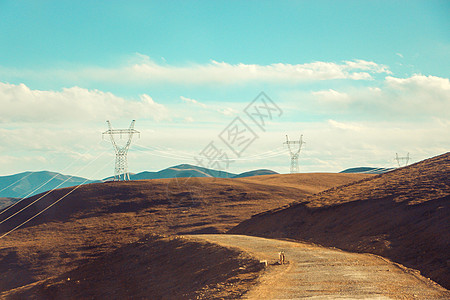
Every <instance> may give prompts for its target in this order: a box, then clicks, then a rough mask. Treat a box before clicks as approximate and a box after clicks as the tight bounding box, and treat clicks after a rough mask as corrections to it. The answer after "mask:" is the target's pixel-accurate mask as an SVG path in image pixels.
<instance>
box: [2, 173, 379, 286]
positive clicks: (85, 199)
mask: <svg viewBox="0 0 450 300" xmlns="http://www.w3.org/2000/svg"><path fill="white" fill-rule="evenodd" d="M371 176H373V175H364V174H288V175H265V176H255V177H246V178H236V179H230V178H211V177H207V178H184V179H182V178H174V179H155V180H139V181H129V182H105V183H93V184H88V185H83V186H80V187H79V188H78V189H76V190H74V189H73V188H64V189H58V190H55V191H53V192H52V193H50V194H49V195H47V196H45V197H43V198H42V199H40V200H38V199H39V198H40V197H41V196H42V195H36V196H33V197H30V198H28V199H25V200H23V201H22V202H20V203H19V204H17V205H15V206H14V207H12V208H10V209H8V210H7V211H4V212H3V213H2V212H0V223H1V224H0V236H2V235H3V234H4V233H6V232H9V231H10V230H12V229H14V228H16V227H17V226H18V225H20V224H22V223H23V222H25V221H27V220H29V219H30V218H31V217H33V216H35V215H36V214H37V213H38V212H40V211H42V210H43V209H45V208H46V207H48V206H49V205H51V204H52V203H55V201H58V200H59V199H61V201H60V202H58V203H57V204H55V205H54V206H52V207H51V208H49V209H48V210H46V211H45V212H43V213H42V214H40V215H39V216H37V217H36V218H34V219H32V220H31V221H29V222H27V223H25V224H24V225H23V226H22V227H20V228H19V229H17V230H15V231H13V232H12V233H10V234H8V235H7V236H5V237H3V238H0V291H9V290H11V289H14V288H18V287H21V286H25V285H29V284H33V283H35V282H37V281H40V280H48V279H49V278H53V277H54V276H56V277H58V276H62V275H63V274H65V273H67V272H70V271H72V270H75V269H76V268H79V267H81V266H82V265H84V264H86V263H90V262H92V261H94V260H96V259H100V258H101V257H103V256H104V255H106V254H108V253H113V252H114V251H116V250H117V249H119V248H121V247H124V246H126V245H128V244H131V243H136V242H138V241H139V240H141V239H142V238H144V237H146V236H147V235H149V234H154V233H159V234H171V235H177V234H192V233H223V232H226V231H227V230H229V229H231V228H232V227H234V226H236V225H238V224H239V223H240V222H242V221H244V220H246V219H248V218H250V217H251V216H252V215H254V214H257V213H261V212H263V211H266V210H270V209H274V208H276V207H279V206H283V205H286V204H288V203H291V202H292V201H295V200H297V201H299V200H302V199H305V198H306V197H307V196H309V195H311V194H312V193H317V192H320V191H322V190H324V189H327V188H331V187H334V186H338V185H342V184H348V183H350V182H353V181H355V180H360V179H363V178H368V177H371ZM277 177H278V178H277ZM69 192H71V193H70V194H69ZM65 195H67V196H66V197H65V198H62V197H64V196H65ZM36 200H38V201H36ZM34 201H36V202H35V203H34V204H31V203H33V202H34ZM28 205H30V206H29V207H28V208H26V209H25V210H23V211H22V212H20V213H18V214H17V215H15V216H13V215H14V214H15V213H16V212H18V211H19V210H21V209H22V208H24V207H26V206H28ZM8 218H9V219H8ZM126 263H127V262H126V261H125V262H124V264H126ZM130 276H131V275H130Z"/></svg>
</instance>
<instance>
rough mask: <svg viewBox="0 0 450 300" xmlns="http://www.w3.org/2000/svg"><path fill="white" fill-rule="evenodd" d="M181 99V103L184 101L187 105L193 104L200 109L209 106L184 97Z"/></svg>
mask: <svg viewBox="0 0 450 300" xmlns="http://www.w3.org/2000/svg"><path fill="white" fill-rule="evenodd" d="M180 99H181V101H184V102H186V103H191V104H194V105H198V106H200V107H203V108H207V105H206V104H203V103H201V102H198V101H197V100H195V99H191V98H186V97H183V96H180Z"/></svg>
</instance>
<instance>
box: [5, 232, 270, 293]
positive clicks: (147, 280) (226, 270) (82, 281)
mask: <svg viewBox="0 0 450 300" xmlns="http://www.w3.org/2000/svg"><path fill="white" fill-rule="evenodd" d="M262 268H263V267H262V265H261V264H260V263H259V261H257V260H254V259H252V258H250V257H249V256H248V255H247V254H245V253H243V252H240V251H237V250H231V249H228V248H224V247H220V246H218V245H215V244H210V243H207V242H200V241H190V240H186V239H183V238H173V237H172V238H170V237H161V236H155V235H151V236H147V237H145V238H143V239H141V240H139V241H138V242H135V243H131V244H127V245H125V246H123V247H121V248H119V249H117V250H115V251H113V252H111V253H107V254H104V255H102V256H100V257H98V258H96V259H94V260H92V261H91V262H89V263H86V264H83V265H82V266H80V267H78V268H76V269H74V270H71V271H69V272H67V273H64V274H61V275H59V276H57V277H52V278H49V279H47V280H44V281H40V282H36V283H33V284H29V285H27V286H24V287H21V288H18V289H14V290H11V291H8V292H5V293H3V294H1V295H0V296H1V297H2V298H3V297H4V298H6V299H149V298H151V299H237V298H239V297H241V296H242V294H243V293H245V292H246V291H247V290H248V288H249V287H250V286H251V284H252V283H253V282H254V281H255V279H256V278H257V277H258V274H259V271H260V270H262Z"/></svg>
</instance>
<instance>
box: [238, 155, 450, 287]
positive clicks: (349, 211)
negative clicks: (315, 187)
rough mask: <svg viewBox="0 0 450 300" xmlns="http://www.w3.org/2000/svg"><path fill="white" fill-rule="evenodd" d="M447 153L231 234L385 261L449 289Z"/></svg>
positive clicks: (245, 225) (250, 223)
mask: <svg viewBox="0 0 450 300" xmlns="http://www.w3.org/2000/svg"><path fill="white" fill-rule="evenodd" d="M449 178H450V153H446V154H443V155H440V156H437V157H434V158H431V159H428V160H425V161H422V162H419V163H416V164H414V165H411V166H408V167H405V168H401V169H397V170H395V171H392V172H389V173H385V174H381V175H377V176H374V177H372V178H367V179H364V180H362V181H360V182H356V183H350V184H348V185H346V186H341V187H336V188H333V189H331V190H327V191H324V192H321V193H318V194H316V195H313V196H310V197H309V198H307V199H302V200H300V201H299V203H296V204H292V205H290V206H289V207H285V208H281V209H275V210H272V211H269V212H265V213H262V214H259V215H256V216H253V217H252V218H251V219H250V220H247V221H244V222H243V223H241V224H239V225H238V226H237V227H235V228H233V229H231V230H230V233H239V234H251V235H257V236H265V237H277V238H292V239H297V240H304V241H311V242H314V243H319V244H321V245H325V246H333V247H338V248H341V249H344V250H350V251H356V252H369V253H374V254H378V255H381V256H384V257H388V258H390V259H392V260H394V261H396V262H399V263H401V264H403V265H405V266H407V267H411V268H414V269H418V270H420V271H421V272H422V274H423V275H424V276H427V277H430V278H431V279H433V280H435V281H436V282H438V283H440V284H441V285H443V286H444V287H446V288H449V287H450V268H449V267H450V265H449V262H450V256H449V253H450V201H449V200H450V180H449Z"/></svg>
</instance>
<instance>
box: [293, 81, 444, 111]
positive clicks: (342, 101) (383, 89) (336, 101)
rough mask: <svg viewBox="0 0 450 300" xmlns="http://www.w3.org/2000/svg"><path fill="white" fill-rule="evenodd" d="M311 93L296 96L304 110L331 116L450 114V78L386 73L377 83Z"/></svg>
mask: <svg viewBox="0 0 450 300" xmlns="http://www.w3.org/2000/svg"><path fill="white" fill-rule="evenodd" d="M311 95H312V96H313V97H312V99H311V98H310V99H309V101H310V102H305V100H304V99H308V98H307V96H306V98H305V96H304V95H303V96H302V95H301V94H299V95H298V96H295V94H294V97H296V98H298V99H301V101H303V103H302V109H303V110H306V109H308V110H313V111H314V112H320V113H322V114H329V115H330V116H332V115H335V114H340V115H348V116H351V117H352V118H357V119H360V120H361V119H370V120H376V119H379V120H384V119H389V120H395V119H407V120H420V119H424V118H440V119H449V118H450V81H449V79H447V78H441V77H436V76H424V75H414V76H412V77H409V78H395V77H392V76H387V77H386V78H385V80H384V81H383V82H382V84H381V85H379V86H378V87H362V88H354V87H351V88H347V90H345V89H343V90H342V91H336V90H333V89H328V90H321V91H314V92H311ZM288 97H289V96H288Z"/></svg>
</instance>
